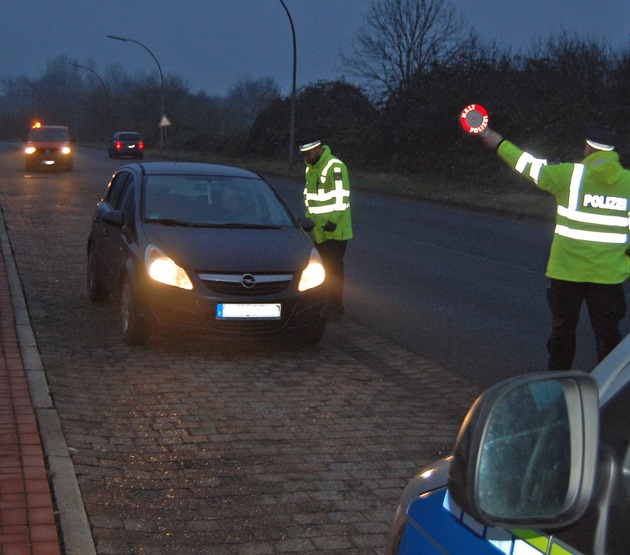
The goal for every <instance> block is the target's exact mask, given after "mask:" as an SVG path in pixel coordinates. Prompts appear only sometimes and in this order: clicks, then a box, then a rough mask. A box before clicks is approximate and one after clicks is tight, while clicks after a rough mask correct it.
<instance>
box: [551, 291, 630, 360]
mask: <svg viewBox="0 0 630 555" xmlns="http://www.w3.org/2000/svg"><path fill="white" fill-rule="evenodd" d="M547 301H548V303H549V308H550V309H551V334H550V335H549V340H548V341H547V351H549V364H548V369H549V370H569V369H571V367H572V365H573V359H574V357H575V343H576V340H575V336H576V329H577V325H578V320H579V317H580V308H581V307H582V302H583V301H586V307H587V308H588V314H589V317H590V319H591V325H592V326H593V331H594V332H595V341H596V344H597V356H598V359H599V360H602V359H603V358H604V357H605V356H606V355H607V354H608V353H609V352H610V351H612V350H613V349H614V348H615V347H616V346H617V344H618V343H619V342H620V341H621V334H620V333H619V322H620V321H621V319H622V318H623V317H624V316H625V314H626V297H625V293H624V290H623V284H621V283H620V284H615V285H605V284H600V283H573V282H570V281H561V280H557V279H552V280H551V285H550V286H549V289H548V291H547Z"/></svg>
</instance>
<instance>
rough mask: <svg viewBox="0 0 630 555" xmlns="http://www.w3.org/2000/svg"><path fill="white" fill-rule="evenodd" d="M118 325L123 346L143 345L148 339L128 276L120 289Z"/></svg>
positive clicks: (144, 322)
mask: <svg viewBox="0 0 630 555" xmlns="http://www.w3.org/2000/svg"><path fill="white" fill-rule="evenodd" d="M120 323H121V331H122V338H123V341H124V342H125V344H127V345H144V344H145V343H146V342H147V340H148V339H149V330H148V328H147V321H146V318H145V317H144V316H142V314H141V311H140V309H139V302H138V298H137V295H136V293H135V292H134V290H133V286H132V284H131V280H130V279H129V276H125V278H124V279H123V282H122V285H121V287H120Z"/></svg>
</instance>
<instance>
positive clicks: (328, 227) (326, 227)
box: [322, 222, 337, 231]
mask: <svg viewBox="0 0 630 555" xmlns="http://www.w3.org/2000/svg"><path fill="white" fill-rule="evenodd" d="M322 229H323V230H324V231H335V229H337V224H335V223H333V222H326V223H325V224H324V226H323V227H322Z"/></svg>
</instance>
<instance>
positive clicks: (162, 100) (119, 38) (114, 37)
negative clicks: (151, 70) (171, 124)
mask: <svg viewBox="0 0 630 555" xmlns="http://www.w3.org/2000/svg"><path fill="white" fill-rule="evenodd" d="M107 38H108V39H114V40H120V41H122V42H133V43H135V44H137V45H138V46H141V47H142V48H144V49H145V50H146V51H147V52H148V53H149V55H150V56H151V57H152V58H153V59H154V60H155V63H156V64H157V66H158V71H159V72H160V121H161V120H162V118H163V117H164V74H163V73H162V67H161V66H160V62H158V59H157V58H156V57H155V55H154V54H153V52H151V51H150V50H149V49H148V48H147V47H146V46H145V45H144V44H142V43H141V42H138V41H137V40H133V39H127V38H124V37H117V36H114V35H107ZM164 133H165V128H164V127H162V126H160V150H164Z"/></svg>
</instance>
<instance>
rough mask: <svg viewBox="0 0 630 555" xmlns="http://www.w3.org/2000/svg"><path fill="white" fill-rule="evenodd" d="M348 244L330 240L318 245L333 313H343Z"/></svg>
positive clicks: (329, 304)
mask: <svg viewBox="0 0 630 555" xmlns="http://www.w3.org/2000/svg"><path fill="white" fill-rule="evenodd" d="M347 244H348V241H335V240H334V239H328V241H324V242H323V243H318V244H317V245H316V246H317V250H318V252H319V254H320V255H321V257H322V260H323V261H324V269H325V270H326V281H327V282H328V306H329V308H330V310H331V311H333V312H343V302H342V298H343V274H344V268H343V257H344V256H345V254H346V245H347Z"/></svg>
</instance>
